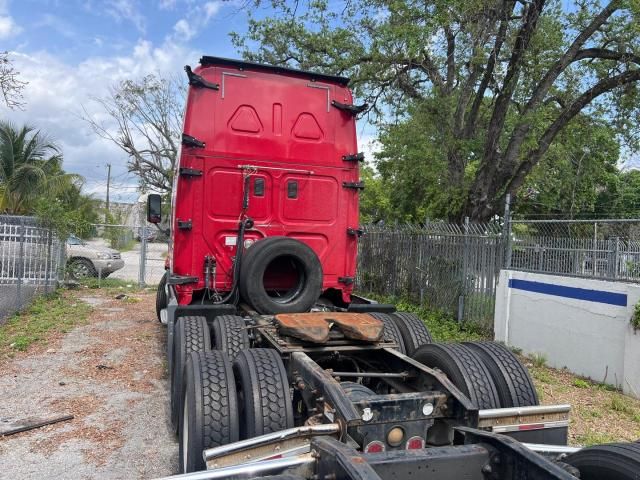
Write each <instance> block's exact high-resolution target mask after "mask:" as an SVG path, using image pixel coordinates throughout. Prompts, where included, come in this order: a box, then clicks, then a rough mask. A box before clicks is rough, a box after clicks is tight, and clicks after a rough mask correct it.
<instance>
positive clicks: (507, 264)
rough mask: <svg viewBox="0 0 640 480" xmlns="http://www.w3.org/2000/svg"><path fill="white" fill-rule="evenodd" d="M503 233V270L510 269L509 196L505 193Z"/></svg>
mask: <svg viewBox="0 0 640 480" xmlns="http://www.w3.org/2000/svg"><path fill="white" fill-rule="evenodd" d="M503 232H504V234H505V237H506V238H505V258H504V266H505V268H507V269H509V268H511V248H512V244H511V194H509V193H507V196H506V198H505V202H504V227H503Z"/></svg>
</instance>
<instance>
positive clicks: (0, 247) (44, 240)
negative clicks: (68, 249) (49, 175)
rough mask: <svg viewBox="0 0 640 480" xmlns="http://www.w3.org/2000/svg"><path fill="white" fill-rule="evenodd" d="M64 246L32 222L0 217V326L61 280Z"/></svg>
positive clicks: (23, 219) (30, 219)
mask: <svg viewBox="0 0 640 480" xmlns="http://www.w3.org/2000/svg"><path fill="white" fill-rule="evenodd" d="M64 265H65V246H64V242H61V241H60V239H58V237H57V236H56V235H55V234H54V232H53V231H52V230H51V229H48V228H42V227H40V226H39V225H38V223H37V221H36V219H35V218H32V217H20V216H10V215H0V324H1V323H3V322H4V321H6V319H7V317H8V316H10V315H11V314H12V313H13V312H16V311H19V310H21V309H23V308H24V307H25V306H26V305H28V304H29V303H30V301H31V299H32V298H34V297H35V296H36V295H39V294H43V293H49V292H51V291H53V290H54V289H55V288H56V287H57V285H58V282H60V281H61V280H62V279H63V277H64Z"/></svg>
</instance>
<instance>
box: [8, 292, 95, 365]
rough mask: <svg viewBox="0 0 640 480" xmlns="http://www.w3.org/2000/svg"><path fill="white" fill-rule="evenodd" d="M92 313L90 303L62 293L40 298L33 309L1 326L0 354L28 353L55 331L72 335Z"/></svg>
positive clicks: (14, 316)
mask: <svg viewBox="0 0 640 480" xmlns="http://www.w3.org/2000/svg"><path fill="white" fill-rule="evenodd" d="M90 311H91V307H90V306H89V305H87V304H86V303H84V302H82V301H79V300H76V299H70V298H68V297H64V296H63V295H61V294H60V293H59V292H56V293H52V294H50V295H45V296H41V297H38V298H36V299H35V300H34V301H33V303H32V304H31V306H30V307H28V308H27V309H25V310H24V311H22V312H19V313H16V314H14V315H13V316H12V317H10V318H9V320H8V321H7V323H6V324H4V325H2V326H0V354H8V355H11V352H12V351H13V350H20V351H23V350H26V349H27V348H29V346H30V345H32V344H33V343H36V342H44V341H46V339H47V338H48V337H49V335H50V334H51V333H53V332H60V333H65V332H68V331H69V330H70V329H71V328H73V327H74V326H76V325H78V324H81V323H84V322H85V321H86V319H87V316H88V315H89V312H90Z"/></svg>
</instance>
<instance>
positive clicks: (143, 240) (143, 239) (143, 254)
mask: <svg viewBox="0 0 640 480" xmlns="http://www.w3.org/2000/svg"><path fill="white" fill-rule="evenodd" d="M140 232H141V233H140V271H139V275H138V286H139V287H140V288H142V287H144V286H145V281H144V279H145V273H146V272H145V268H146V263H147V227H146V226H145V225H144V224H143V226H142V228H141V230H140ZM238 248H240V246H238Z"/></svg>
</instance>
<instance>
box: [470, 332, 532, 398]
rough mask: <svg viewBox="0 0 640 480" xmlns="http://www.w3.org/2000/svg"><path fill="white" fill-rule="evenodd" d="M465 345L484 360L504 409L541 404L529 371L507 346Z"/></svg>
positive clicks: (484, 343)
mask: <svg viewBox="0 0 640 480" xmlns="http://www.w3.org/2000/svg"><path fill="white" fill-rule="evenodd" d="M464 345H465V346H467V347H469V348H470V349H471V350H473V351H474V352H475V353H476V354H477V355H478V356H479V357H480V358H482V361H483V362H484V364H485V366H486V367H487V370H489V374H490V375H491V378H492V379H493V381H494V382H495V384H496V389H497V391H498V397H500V405H501V406H502V408H508V407H530V406H533V405H538V404H539V401H538V393H537V392H536V387H535V385H534V383H533V380H532V379H531V376H530V375H529V371H528V370H527V369H526V367H525V366H524V365H523V364H522V363H521V362H520V360H518V357H516V356H515V355H514V354H513V352H511V350H509V349H508V348H507V347H506V346H504V345H502V344H501V343H496V342H466V343H464Z"/></svg>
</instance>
